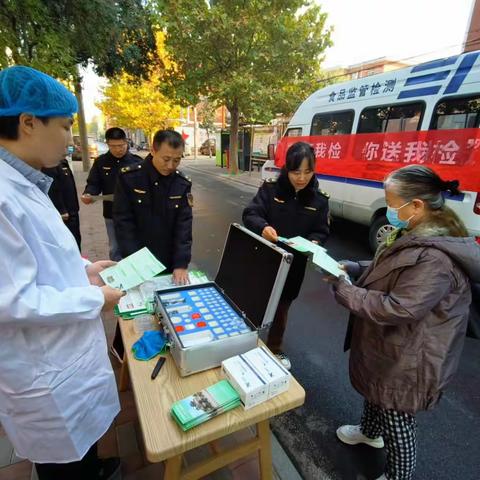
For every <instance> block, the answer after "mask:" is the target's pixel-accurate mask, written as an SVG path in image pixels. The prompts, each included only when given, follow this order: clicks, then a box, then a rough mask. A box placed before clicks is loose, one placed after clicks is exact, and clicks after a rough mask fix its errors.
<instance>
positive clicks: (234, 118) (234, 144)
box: [228, 100, 240, 175]
mask: <svg viewBox="0 0 480 480" xmlns="http://www.w3.org/2000/svg"><path fill="white" fill-rule="evenodd" d="M228 110H229V112H230V167H229V172H230V173H232V174H234V175H235V174H237V173H238V124H239V117H240V112H239V111H238V104H237V101H236V100H234V102H233V105H232V106H231V107H230V108H229V109H228Z"/></svg>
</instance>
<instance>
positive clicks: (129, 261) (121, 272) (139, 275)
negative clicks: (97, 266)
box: [100, 247, 166, 290]
mask: <svg viewBox="0 0 480 480" xmlns="http://www.w3.org/2000/svg"><path fill="white" fill-rule="evenodd" d="M164 270H166V267H165V265H163V264H162V263H161V262H159V261H158V260H157V259H156V257H155V255H153V253H152V252H151V251H150V250H149V249H148V248H147V247H144V248H142V249H141V250H138V252H135V253H132V254H131V255H129V256H128V257H127V258H124V259H123V260H120V261H119V262H118V263H117V264H116V265H114V266H113V267H109V268H106V269H105V270H103V271H102V272H100V276H101V277H102V279H103V281H104V282H105V283H106V284H107V285H109V286H110V287H112V288H118V289H120V290H130V289H131V288H134V287H136V286H138V285H140V284H141V283H143V282H145V281H147V280H150V279H151V278H153V277H154V276H155V275H158V274H159V273H161V272H163V271H164Z"/></svg>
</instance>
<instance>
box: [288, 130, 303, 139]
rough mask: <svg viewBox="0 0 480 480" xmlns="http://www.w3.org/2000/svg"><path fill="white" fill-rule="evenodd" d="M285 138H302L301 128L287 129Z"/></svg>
mask: <svg viewBox="0 0 480 480" xmlns="http://www.w3.org/2000/svg"><path fill="white" fill-rule="evenodd" d="M285 136H286V137H301V136H302V129H301V128H289V129H288V130H287V131H286V132H285Z"/></svg>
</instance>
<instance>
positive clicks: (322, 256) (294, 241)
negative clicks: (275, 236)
mask: <svg viewBox="0 0 480 480" xmlns="http://www.w3.org/2000/svg"><path fill="white" fill-rule="evenodd" d="M279 240H280V241H282V242H283V243H286V244H287V245H289V246H290V247H292V248H294V249H295V250H298V251H299V252H304V253H311V254H312V257H311V260H312V263H313V264H314V265H315V266H317V267H319V269H320V270H322V271H324V272H326V273H327V274H329V275H333V276H334V277H336V278H339V277H342V276H343V277H345V279H346V280H347V281H349V278H348V275H347V273H346V272H345V270H343V269H342V268H341V266H340V264H339V263H338V262H337V261H336V260H335V259H334V258H332V257H331V256H330V255H328V253H327V250H326V249H325V248H323V247H322V246H320V245H318V244H316V243H313V242H311V241H310V240H307V239H306V238H303V237H292V238H283V237H279Z"/></svg>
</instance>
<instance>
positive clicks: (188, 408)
mask: <svg viewBox="0 0 480 480" xmlns="http://www.w3.org/2000/svg"><path fill="white" fill-rule="evenodd" d="M240 404H241V401H240V397H239V395H238V393H237V392H236V391H235V390H234V388H233V387H232V386H231V385H230V383H229V382H228V380H222V381H220V382H218V383H215V385H212V386H210V387H208V388H206V389H204V390H202V391H200V392H197V393H194V394H193V395H190V396H189V397H186V398H184V399H182V400H179V401H178V402H175V403H174V404H173V406H172V416H173V418H174V419H175V421H176V422H177V423H178V425H179V426H180V428H181V429H182V430H183V431H184V432H185V431H187V430H190V429H191V428H193V427H196V426H197V425H200V424H201V423H204V422H206V421H207V420H210V419H211V418H213V417H216V416H217V415H220V414H221V413H223V412H227V411H228V410H232V409H233V408H236V407H238V406H239V405H240Z"/></svg>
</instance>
